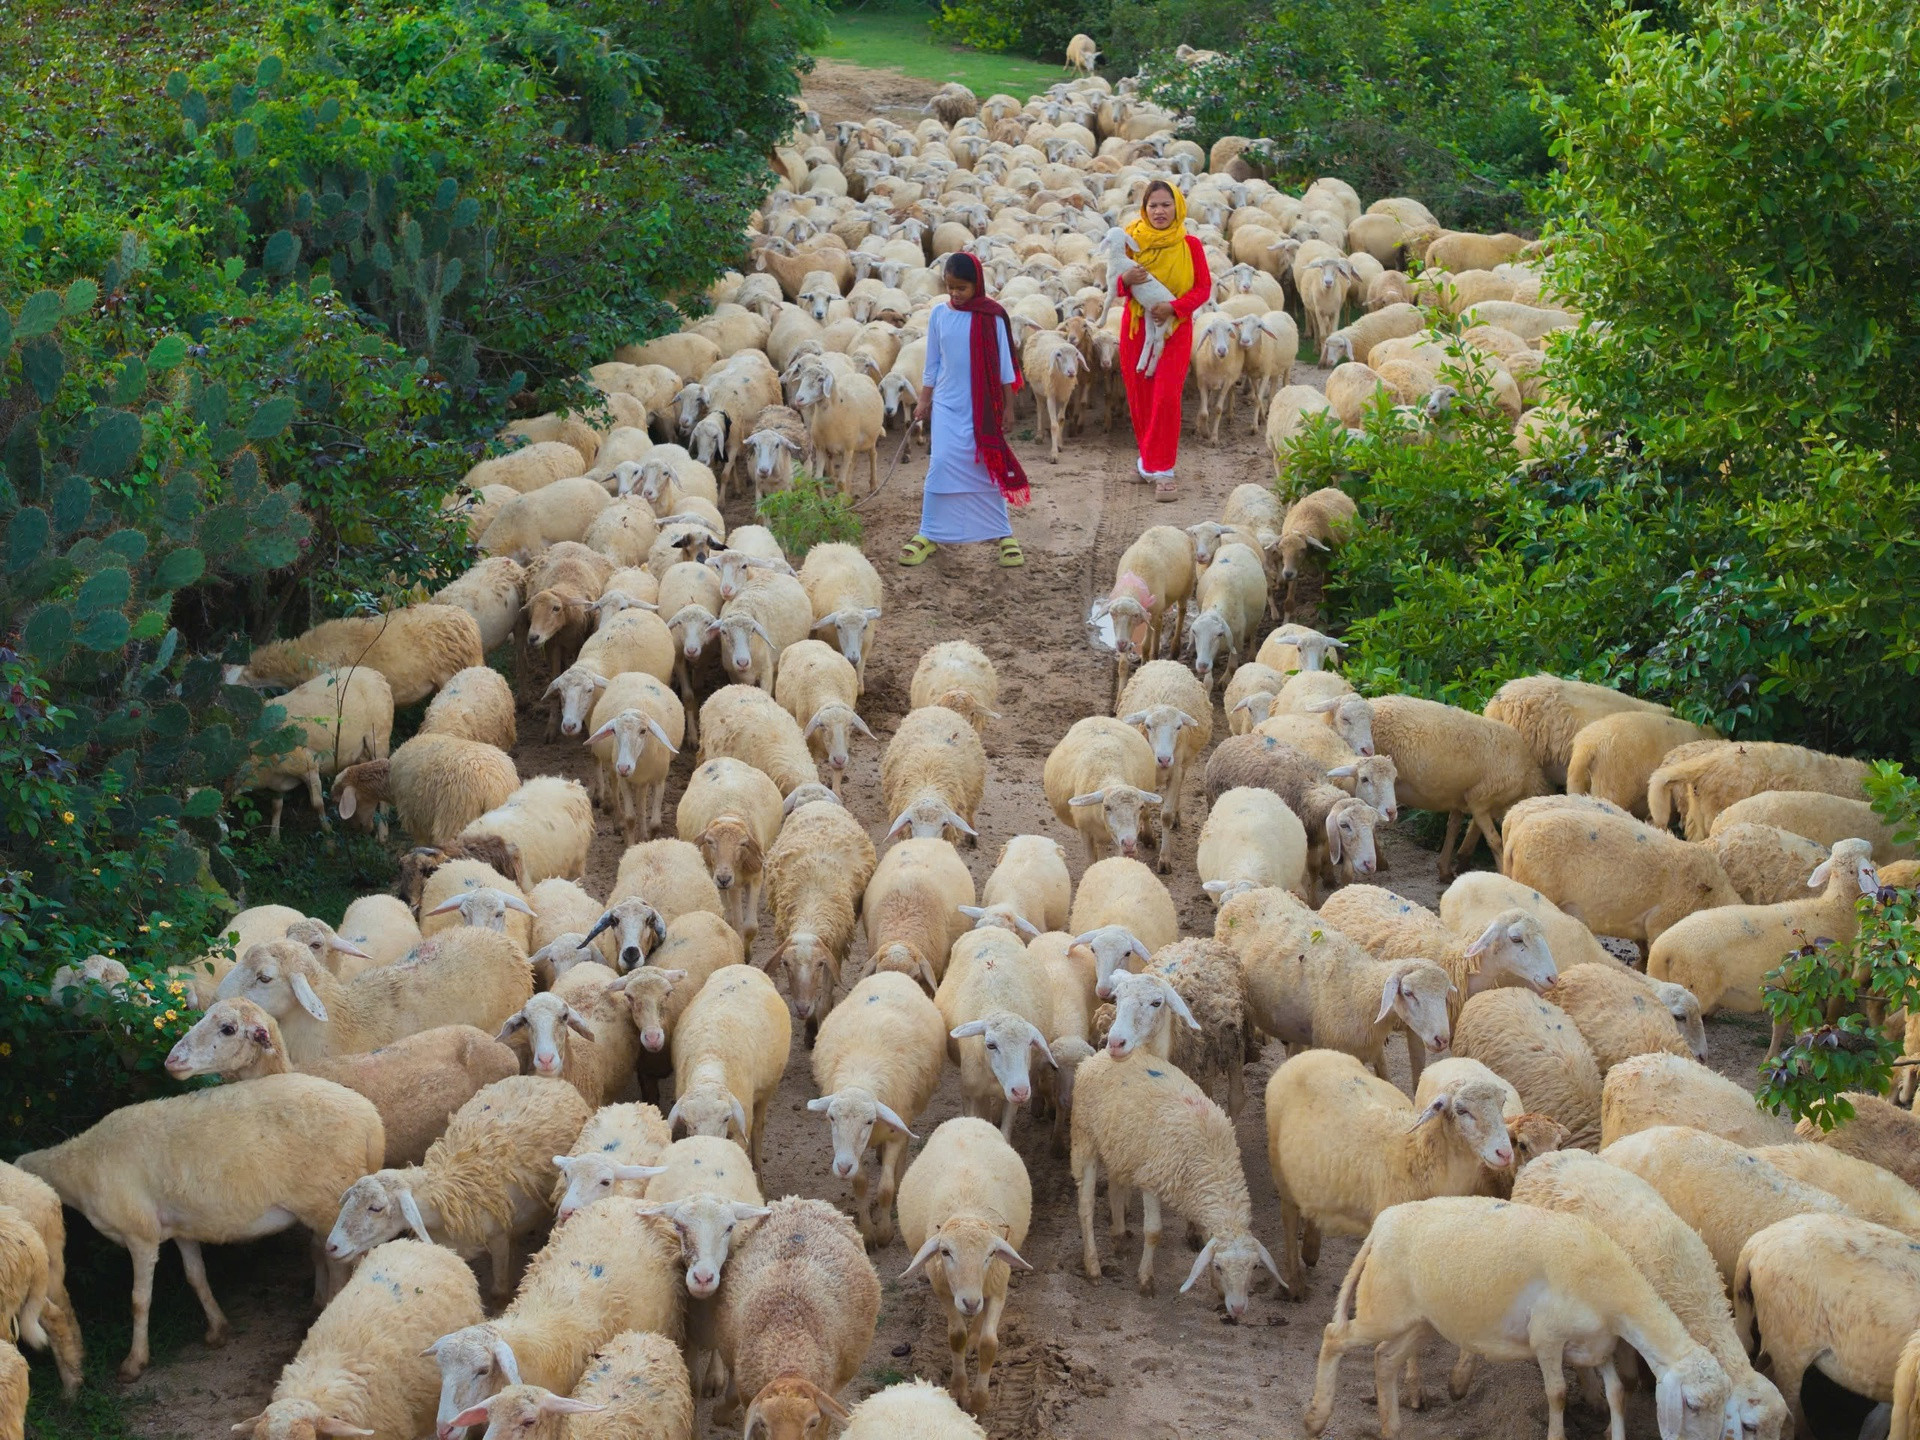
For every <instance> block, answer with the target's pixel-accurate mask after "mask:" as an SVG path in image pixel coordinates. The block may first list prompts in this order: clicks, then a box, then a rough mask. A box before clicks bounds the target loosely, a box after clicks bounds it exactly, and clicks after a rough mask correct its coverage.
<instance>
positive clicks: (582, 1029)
mask: <svg viewBox="0 0 1920 1440" xmlns="http://www.w3.org/2000/svg"><path fill="white" fill-rule="evenodd" d="M520 1013H521V1015H522V1016H524V1017H525V1019H526V1026H527V1050H528V1053H529V1055H530V1056H531V1058H532V1060H533V1073H534V1074H536V1075H546V1076H551V1077H555V1078H558V1077H559V1076H561V1075H564V1074H566V1070H567V1032H568V1031H569V1030H571V1031H572V1032H573V1033H574V1034H576V1035H578V1036H580V1038H581V1039H583V1040H592V1039H593V1038H594V1037H593V1027H592V1026H591V1025H589V1024H587V1017H586V1016H584V1015H582V1014H581V1013H580V1012H579V1011H578V1010H576V1009H574V1008H573V1006H571V1005H569V1004H568V1003H567V1002H566V1001H565V1000H563V999H561V998H560V997H559V996H558V995H555V994H553V993H551V992H547V993H544V994H540V995H535V996H534V997H533V998H532V999H530V1000H528V1001H527V1003H526V1004H525V1005H524V1006H523V1007H522V1008H521V1011H520Z"/></svg>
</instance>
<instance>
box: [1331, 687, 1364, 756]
mask: <svg viewBox="0 0 1920 1440" xmlns="http://www.w3.org/2000/svg"><path fill="white" fill-rule="evenodd" d="M1328 715H1329V716H1330V717H1331V718H1330V719H1329V720H1328V722H1327V723H1328V724H1330V725H1331V726H1332V727H1333V733H1334V734H1336V735H1338V736H1339V737H1340V738H1341V740H1343V741H1345V742H1346V746H1347V748H1348V749H1349V750H1351V751H1353V753H1354V754H1356V755H1371V754H1373V710H1372V707H1370V706H1369V705H1368V704H1367V702H1366V701H1365V700H1362V699H1361V698H1360V697H1359V696H1358V695H1350V696H1348V697H1347V698H1346V699H1344V700H1342V701H1341V702H1340V703H1339V705H1338V706H1337V707H1335V708H1334V709H1333V710H1331V711H1329V712H1328Z"/></svg>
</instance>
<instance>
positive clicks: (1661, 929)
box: [1500, 809, 1740, 943]
mask: <svg viewBox="0 0 1920 1440" xmlns="http://www.w3.org/2000/svg"><path fill="white" fill-rule="evenodd" d="M1512 829H1513V834H1511V835H1510V836H1508V837H1507V838H1508V845H1507V848H1506V850H1505V851H1504V852H1503V854H1502V857H1501V866H1500V868H1501V873H1502V874H1503V875H1506V876H1508V877H1509V878H1510V879H1513V880H1516V881H1518V882H1519V883H1520V884H1522V885H1526V886H1530V887H1531V888H1533V889H1535V890H1538V891H1539V892H1540V893H1541V894H1542V895H1545V896H1546V897H1547V898H1548V899H1549V900H1551V901H1552V902H1553V903H1554V904H1556V905H1558V906H1559V907H1560V908H1561V909H1562V910H1564V911H1565V912H1566V913H1567V914H1568V915H1570V916H1572V917H1573V918H1574V919H1576V920H1578V921H1580V922H1581V923H1582V924H1584V925H1586V926H1587V927H1588V928H1589V929H1591V930H1592V931H1593V932H1594V933H1596V934H1604V935H1618V936H1620V937H1622V938H1624V939H1629V940H1638V941H1641V942H1643V943H1651V942H1652V941H1655V940H1658V939H1659V938H1660V936H1661V935H1662V934H1663V933H1665V932H1666V930H1667V929H1668V928H1669V927H1671V926H1672V925H1674V924H1675V923H1677V922H1678V921H1680V920H1682V919H1684V918H1685V917H1686V916H1688V915H1690V914H1692V913H1693V912H1694V911H1696V910H1710V909H1713V908H1715V907H1717V906H1721V905H1738V904H1739V903H1740V896H1739V894H1738V893H1737V892H1736V891H1735V890H1734V888H1733V886H1732V884H1731V883H1729V881H1728V880H1727V874H1726V871H1724V870H1722V869H1721V868H1720V862H1719V860H1717V859H1716V858H1715V857H1714V854H1713V852H1712V851H1711V850H1709V849H1707V848H1705V847H1704V846H1699V845H1689V844H1686V843H1685V842H1683V841H1680V840H1676V839H1674V838H1673V837H1672V836H1671V835H1668V834H1667V833H1666V832H1665V831H1664V830H1658V829H1655V828H1654V827H1653V826H1651V825H1647V824H1644V823H1643V822H1641V821H1639V820H1635V819H1633V818H1632V817H1630V816H1626V815H1619V816H1615V815H1607V814H1602V813H1598V812H1594V811H1582V810H1571V809H1568V810H1550V811H1544V812H1542V813H1539V814H1536V815H1532V816H1529V817H1528V818H1527V819H1526V821H1525V822H1524V823H1518V824H1515V825H1514V826H1513V827H1512Z"/></svg>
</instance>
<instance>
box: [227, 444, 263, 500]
mask: <svg viewBox="0 0 1920 1440" xmlns="http://www.w3.org/2000/svg"><path fill="white" fill-rule="evenodd" d="M227 478H228V479H229V480H230V481H232V482H233V493H234V494H235V495H236V496H238V497H239V498H240V499H242V500H244V499H247V498H248V497H249V496H251V495H252V494H253V493H254V492H255V491H256V490H258V489H259V488H260V457H259V456H258V455H255V454H254V453H253V451H251V450H242V451H241V452H240V456H239V458H238V459H236V460H235V461H234V462H233V469H232V471H231V472H230V473H229V474H228V476H227Z"/></svg>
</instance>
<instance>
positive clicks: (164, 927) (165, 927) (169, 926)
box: [160, 920, 173, 930]
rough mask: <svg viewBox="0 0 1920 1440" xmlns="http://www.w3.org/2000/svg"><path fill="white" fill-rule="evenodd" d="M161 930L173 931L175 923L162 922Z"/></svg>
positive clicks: (169, 921)
mask: <svg viewBox="0 0 1920 1440" xmlns="http://www.w3.org/2000/svg"><path fill="white" fill-rule="evenodd" d="M160 928H161V929H162V930H171V929H173V922H172V921H171V920H162V921H161V922H160Z"/></svg>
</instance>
